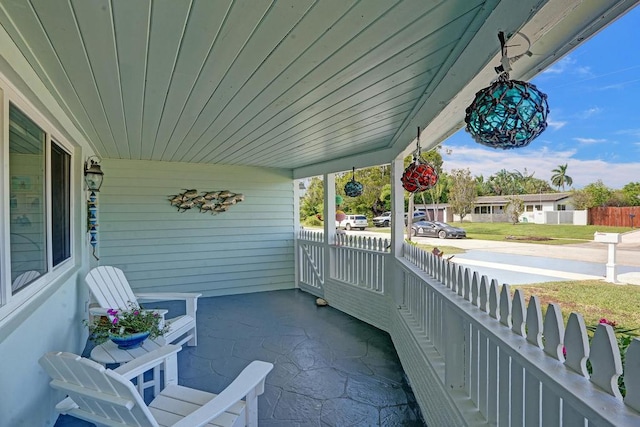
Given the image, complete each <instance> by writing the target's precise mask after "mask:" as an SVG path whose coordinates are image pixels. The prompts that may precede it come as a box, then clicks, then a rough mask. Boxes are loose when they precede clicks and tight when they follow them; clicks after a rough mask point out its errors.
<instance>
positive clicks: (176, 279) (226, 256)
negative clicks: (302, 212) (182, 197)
mask: <svg viewBox="0 0 640 427" xmlns="http://www.w3.org/2000/svg"><path fill="white" fill-rule="evenodd" d="M102 169H103V171H104V173H105V178H104V184H103V187H102V189H101V191H100V194H99V200H98V223H99V229H98V230H99V236H98V247H99V249H98V252H99V257H100V261H99V262H98V263H99V264H100V265H113V266H116V267H119V268H121V269H122V270H124V272H125V274H126V276H127V278H128V279H129V280H130V282H131V285H132V287H133V288H134V289H135V290H136V291H139V292H146V291H158V292H161V291H181V292H201V293H202V294H203V295H205V296H217V295H226V294H236V293H246V292H257V291H268V290H277V289H287V288H293V287H294V270H295V269H294V244H293V242H294V239H293V236H294V231H293V230H294V214H293V212H294V200H293V198H294V190H293V181H292V179H291V176H290V173H289V172H288V171H284V170H277V169H267V168H252V167H237V166H226V165H225V166H219V165H205V164H202V165H200V164H187V163H170V162H154V161H130V160H114V159H105V160H103V162H102ZM185 189H197V190H198V191H200V192H204V191H216V190H229V191H231V192H234V193H242V194H244V195H245V200H244V201H243V202H240V203H237V204H236V205H233V206H232V207H231V208H230V209H229V210H228V211H227V212H223V213H219V214H216V215H212V214H210V213H208V212H199V210H198V209H197V208H196V209H190V210H188V211H186V212H178V210H177V208H176V207H175V206H171V205H170V203H169V200H168V199H169V196H170V195H174V194H178V193H181V192H183V191H184V190H185Z"/></svg>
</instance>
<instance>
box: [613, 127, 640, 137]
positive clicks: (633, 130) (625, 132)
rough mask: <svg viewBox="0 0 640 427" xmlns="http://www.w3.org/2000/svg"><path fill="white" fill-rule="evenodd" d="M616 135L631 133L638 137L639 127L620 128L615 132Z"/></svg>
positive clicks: (639, 135)
mask: <svg viewBox="0 0 640 427" xmlns="http://www.w3.org/2000/svg"><path fill="white" fill-rule="evenodd" d="M616 134H617V135H631V136H636V137H638V138H640V129H621V130H619V131H617V132H616Z"/></svg>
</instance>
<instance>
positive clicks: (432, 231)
mask: <svg viewBox="0 0 640 427" xmlns="http://www.w3.org/2000/svg"><path fill="white" fill-rule="evenodd" d="M411 235H412V236H426V237H439V238H441V239H447V238H451V239H464V238H465V237H467V232H466V231H464V229H462V228H459V227H454V226H452V225H449V224H446V223H444V222H439V221H418V222H416V223H415V224H413V226H412V227H411Z"/></svg>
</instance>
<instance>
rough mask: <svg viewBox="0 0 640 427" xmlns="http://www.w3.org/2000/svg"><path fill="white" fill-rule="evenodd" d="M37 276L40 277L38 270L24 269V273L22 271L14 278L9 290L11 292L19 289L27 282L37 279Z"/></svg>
mask: <svg viewBox="0 0 640 427" xmlns="http://www.w3.org/2000/svg"><path fill="white" fill-rule="evenodd" d="M38 277H40V272H38V271H35V270H29V271H25V272H24V273H22V274H21V275H19V276H18V277H16V278H15V280H14V281H13V283H12V284H11V291H12V292H15V291H17V290H18V289H20V288H21V287H23V286H24V285H26V284H27V283H29V282H31V281H33V280H35V279H37V278H38Z"/></svg>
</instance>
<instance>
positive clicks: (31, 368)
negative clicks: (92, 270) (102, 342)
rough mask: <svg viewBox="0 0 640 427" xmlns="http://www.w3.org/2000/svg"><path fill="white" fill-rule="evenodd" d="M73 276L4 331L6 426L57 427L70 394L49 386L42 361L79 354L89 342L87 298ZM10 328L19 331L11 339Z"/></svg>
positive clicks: (0, 385) (2, 422) (1, 378)
mask: <svg viewBox="0 0 640 427" xmlns="http://www.w3.org/2000/svg"><path fill="white" fill-rule="evenodd" d="M68 276H69V277H66V278H61V279H60V287H59V288H57V289H56V290H55V291H54V290H53V289H51V292H50V291H45V292H43V294H42V296H41V298H37V301H31V302H30V303H29V304H30V306H29V311H28V313H22V314H19V315H18V316H16V318H15V319H13V320H10V321H9V322H7V323H6V324H5V325H3V327H2V331H0V335H1V337H0V355H1V356H0V360H1V361H2V363H0V390H1V391H2V398H0V426H3V427H4V426H11V427H32V426H51V425H53V424H54V423H55V419H56V418H57V414H55V413H54V411H53V407H54V406H55V405H56V404H57V403H58V402H59V401H60V400H62V398H63V397H64V396H63V395H62V394H61V393H60V392H56V391H55V390H53V389H52V388H51V387H50V386H49V381H50V380H51V378H49V376H48V375H47V374H46V373H45V372H44V370H43V369H42V368H40V365H39V364H38V359H40V357H41V356H42V355H43V354H44V353H46V352H49V351H70V352H75V353H79V352H80V351H82V348H83V347H84V345H85V340H86V328H84V326H83V325H82V318H83V315H84V305H83V303H82V301H83V300H84V299H85V298H86V295H82V291H81V290H79V288H78V283H77V276H76V274H75V273H73V274H69V275H68ZM57 286H58V285H52V288H55V287H57ZM7 330H12V331H13V332H9V333H8V335H7V336H6V337H5V333H6V332H7ZM83 332H84V334H83Z"/></svg>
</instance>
